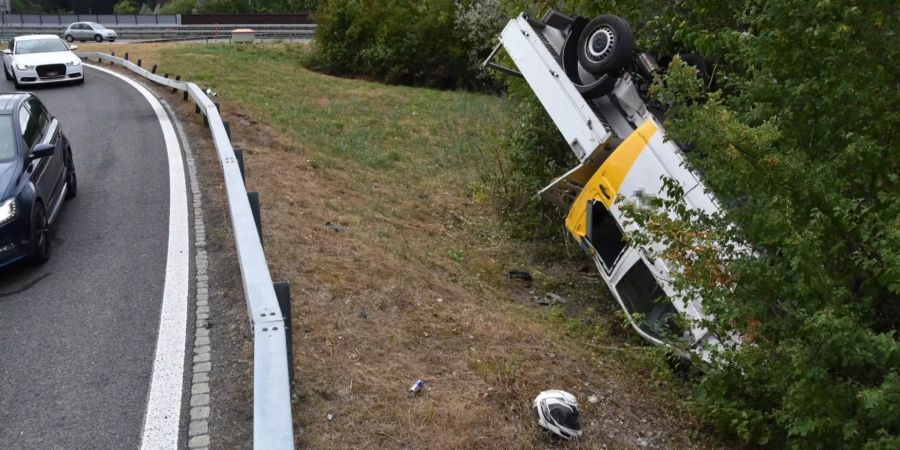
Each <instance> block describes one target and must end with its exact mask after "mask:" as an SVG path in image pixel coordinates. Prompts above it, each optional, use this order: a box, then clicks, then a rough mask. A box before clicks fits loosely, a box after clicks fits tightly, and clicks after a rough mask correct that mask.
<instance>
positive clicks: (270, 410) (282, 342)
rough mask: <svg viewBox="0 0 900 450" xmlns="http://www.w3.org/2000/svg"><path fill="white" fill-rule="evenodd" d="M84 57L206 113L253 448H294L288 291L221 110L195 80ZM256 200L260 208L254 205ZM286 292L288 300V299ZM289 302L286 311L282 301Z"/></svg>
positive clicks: (124, 62)
mask: <svg viewBox="0 0 900 450" xmlns="http://www.w3.org/2000/svg"><path fill="white" fill-rule="evenodd" d="M78 56H80V57H81V58H83V59H85V60H91V59H94V60H96V61H98V62H100V61H106V62H109V63H112V64H115V65H119V66H122V67H124V68H125V69H128V70H130V71H131V72H134V73H135V74H137V75H139V76H141V77H143V78H146V79H147V80H150V81H152V82H154V83H156V84H159V85H161V86H166V87H168V88H172V89H175V90H178V91H182V92H183V93H184V99H185V100H186V99H188V98H190V99H191V100H193V102H194V104H195V105H196V106H197V109H198V110H199V111H200V112H201V113H203V115H204V116H205V119H206V120H205V122H206V123H207V124H208V125H209V130H210V133H211V135H212V139H213V143H214V146H215V148H216V152H217V153H218V156H219V162H220V163H221V166H222V174H223V176H224V180H225V191H226V194H227V197H228V210H229V213H230V216H231V226H232V229H233V230H234V243H235V249H236V250H237V256H238V263H239V265H240V268H241V278H242V279H243V285H244V295H245V297H246V302H247V311H248V314H249V316H250V325H251V328H252V331H253V448H254V449H257V450H282V449H293V448H294V429H293V421H292V416H291V376H290V374H291V372H292V371H291V369H290V367H291V363H292V362H291V361H290V359H289V357H288V355H289V351H290V343H289V339H290V328H289V327H290V307H289V305H290V299H289V296H290V294H289V289H288V290H287V291H288V292H287V293H286V294H285V289H284V287H285V286H284V285H283V284H282V285H280V286H278V287H279V289H278V291H279V292H280V293H281V294H282V295H280V296H279V295H277V294H276V286H275V285H273V283H272V276H271V274H270V273H269V266H268V264H267V263H266V256H265V254H264V252H263V245H262V236H261V231H260V230H261V228H258V227H259V222H258V220H259V214H258V213H259V211H258V207H259V204H258V196H256V195H253V194H255V193H250V194H248V193H247V190H246V187H245V185H244V178H243V172H242V167H241V166H242V162H241V161H239V158H238V155H236V154H235V151H234V148H233V147H232V146H231V139H230V137H229V135H228V133H229V131H228V129H227V128H226V126H225V124H224V122H222V118H221V116H220V115H219V109H218V107H217V105H216V104H215V103H213V101H212V100H210V98H209V97H208V96H207V95H206V93H205V92H204V91H203V89H201V88H200V87H199V86H197V85H196V84H194V83H191V82H186V81H180V80H172V79H169V78H167V77H163V76H160V75H157V74H156V73H153V72H151V71H148V70H146V69H144V68H143V67H140V66H139V65H137V64H134V63H132V62H130V61H128V60H126V59H122V58H118V57H115V56H112V55H107V54H105V53H99V52H79V53H78ZM251 199H253V200H254V202H253V203H254V204H255V210H254V208H253V207H251ZM285 296H287V297H288V298H287V299H285ZM279 303H281V304H282V305H283V304H284V303H287V305H286V306H285V308H284V309H285V310H284V311H282V307H281V306H280V305H279Z"/></svg>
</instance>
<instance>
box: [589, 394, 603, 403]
mask: <svg viewBox="0 0 900 450" xmlns="http://www.w3.org/2000/svg"><path fill="white" fill-rule="evenodd" d="M599 401H600V397H597V396H596V395H592V396H590V397H588V403H597V402H599Z"/></svg>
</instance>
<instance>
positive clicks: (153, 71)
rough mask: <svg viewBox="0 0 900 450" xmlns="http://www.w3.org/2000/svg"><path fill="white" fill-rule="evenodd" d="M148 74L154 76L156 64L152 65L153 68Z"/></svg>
mask: <svg viewBox="0 0 900 450" xmlns="http://www.w3.org/2000/svg"><path fill="white" fill-rule="evenodd" d="M150 73H152V74H156V64H154V65H153V68H152V69H150Z"/></svg>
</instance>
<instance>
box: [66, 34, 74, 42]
mask: <svg viewBox="0 0 900 450" xmlns="http://www.w3.org/2000/svg"><path fill="white" fill-rule="evenodd" d="M66 42H75V38H73V37H72V35H71V34H67V35H66Z"/></svg>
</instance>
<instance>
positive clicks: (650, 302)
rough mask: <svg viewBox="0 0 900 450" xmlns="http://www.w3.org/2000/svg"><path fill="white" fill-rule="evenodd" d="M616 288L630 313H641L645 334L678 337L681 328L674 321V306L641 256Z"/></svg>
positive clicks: (659, 336)
mask: <svg viewBox="0 0 900 450" xmlns="http://www.w3.org/2000/svg"><path fill="white" fill-rule="evenodd" d="M616 291H617V292H618V293H619V297H621V298H622V302H623V303H625V307H626V308H627V309H628V312H629V313H630V314H642V315H643V316H644V318H643V321H642V322H641V323H639V325H640V327H641V329H642V330H644V331H645V332H646V333H648V334H650V335H651V336H655V337H657V338H661V337H662V335H664V334H668V335H675V336H681V330H680V329H679V327H678V325H677V324H676V323H675V321H674V320H673V319H674V318H675V317H676V316H675V315H674V314H673V313H675V312H676V310H675V306H674V305H672V302H671V301H669V298H668V297H666V293H665V292H663V290H662V288H661V287H660V286H659V283H657V282H656V278H654V277H653V274H652V273H650V269H649V268H647V264H646V263H644V260H643V259H639V260H638V261H637V262H636V263H635V264H634V265H633V266H632V267H631V269H628V273H626V274H625V276H624V277H622V280H621V281H619V283H618V284H617V285H616Z"/></svg>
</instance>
